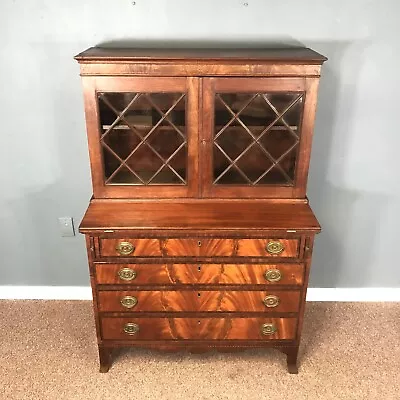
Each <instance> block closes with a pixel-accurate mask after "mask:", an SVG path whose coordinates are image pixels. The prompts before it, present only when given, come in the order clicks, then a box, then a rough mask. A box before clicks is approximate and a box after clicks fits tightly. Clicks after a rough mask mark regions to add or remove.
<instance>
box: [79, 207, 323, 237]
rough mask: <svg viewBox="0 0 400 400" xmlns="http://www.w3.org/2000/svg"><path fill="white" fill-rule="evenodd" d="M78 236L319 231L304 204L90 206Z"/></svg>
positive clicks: (317, 224)
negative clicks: (129, 232) (175, 231)
mask: <svg viewBox="0 0 400 400" xmlns="http://www.w3.org/2000/svg"><path fill="white" fill-rule="evenodd" d="M79 229H80V232H82V233H84V232H96V231H97V232H98V231H100V232H101V231H104V230H114V231H115V230H122V229H126V230H135V231H143V230H144V231H156V232H159V231H160V230H173V229H179V230H180V231H188V230H192V231H201V230H206V229H207V230H218V231H225V230H235V232H239V231H240V232H241V235H243V234H244V235H245V234H246V233H247V232H248V231H250V230H260V229H263V230H283V231H284V232H285V233H286V231H287V230H292V231H293V230H294V231H301V230H307V231H315V232H319V231H320V230H321V227H320V225H319V223H318V221H317V219H316V218H315V216H314V214H313V212H312V210H311V208H310V206H309V205H308V204H305V203H298V204H290V203H270V202H265V203H264V202H259V203H256V204H254V202H252V201H246V200H242V201H239V202H229V203H228V202H225V203H224V202H219V201H216V202H179V203H162V202H143V203H131V202H129V201H126V202H123V201H112V200H109V201H102V202H91V203H90V204H89V207H88V209H87V211H86V214H85V216H84V218H83V220H82V222H81V224H80V228H79Z"/></svg>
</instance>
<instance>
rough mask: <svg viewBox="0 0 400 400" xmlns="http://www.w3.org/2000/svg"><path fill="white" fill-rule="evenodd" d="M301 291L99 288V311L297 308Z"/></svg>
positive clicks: (273, 309) (292, 310)
mask: <svg viewBox="0 0 400 400" xmlns="http://www.w3.org/2000/svg"><path fill="white" fill-rule="evenodd" d="M299 304H300V291H276V290H274V291H225V290H219V291H205V290H179V291H173V290H169V291H168V290H166V291H100V292H99V293H98V306H99V311H102V312H119V311H129V312H141V311H146V312H182V311H188V312H297V311H298V309H299Z"/></svg>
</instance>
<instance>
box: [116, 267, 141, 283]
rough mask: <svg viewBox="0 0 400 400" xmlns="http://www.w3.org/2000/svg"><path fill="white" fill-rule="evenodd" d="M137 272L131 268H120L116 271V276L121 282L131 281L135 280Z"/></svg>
mask: <svg viewBox="0 0 400 400" xmlns="http://www.w3.org/2000/svg"><path fill="white" fill-rule="evenodd" d="M136 275H137V272H136V271H134V270H133V269H131V268H122V269H120V270H119V271H118V276H119V278H120V279H122V280H123V281H133V280H134V279H135V278H136Z"/></svg>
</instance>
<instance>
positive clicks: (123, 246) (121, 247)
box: [115, 242, 135, 256]
mask: <svg viewBox="0 0 400 400" xmlns="http://www.w3.org/2000/svg"><path fill="white" fill-rule="evenodd" d="M115 250H117V253H119V254H120V255H121V256H129V254H132V253H133V252H134V251H135V246H134V245H133V244H132V243H130V242H119V243H118V244H117V247H116V248H115Z"/></svg>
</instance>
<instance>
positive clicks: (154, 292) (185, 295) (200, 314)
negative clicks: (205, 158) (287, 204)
mask: <svg viewBox="0 0 400 400" xmlns="http://www.w3.org/2000/svg"><path fill="white" fill-rule="evenodd" d="M87 241H88V245H89V246H88V251H89V260H90V271H91V283H92V288H93V296H94V304H95V314H96V315H95V316H96V327H97V336H98V341H99V349H110V348H112V347H115V346H125V345H133V346H141V345H143V346H145V347H147V345H151V347H154V346H158V347H160V348H161V347H162V348H165V346H167V347H168V346H172V347H174V348H175V347H176V346H178V347H180V348H192V347H193V346H195V347H196V348H198V347H204V348H206V347H220V346H222V347H223V346H228V347H229V346H232V347H244V348H245V347H254V346H256V347H257V346H261V347H264V346H266V347H269V346H274V347H275V346H278V347H279V346H281V347H282V348H284V349H286V348H291V347H290V346H292V347H293V346H294V347H293V348H295V347H296V346H298V340H299V332H300V330H301V322H302V314H303V311H304V299H305V289H306V284H307V279H308V268H309V262H308V258H309V252H310V247H309V246H310V241H309V238H307V237H302V236H301V237H292V238H291V237H289V238H282V237H276V236H268V235H267V236H266V237H265V238H252V239H245V238H243V239H241V238H218V237H215V238H204V237H193V238H143V237H140V238H132V237H125V236H124V237H115V236H113V235H112V236H106V237H91V236H89V235H88V237H87ZM101 354H102V353H101V352H100V358H102V356H101ZM103 358H104V357H103Z"/></svg>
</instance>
